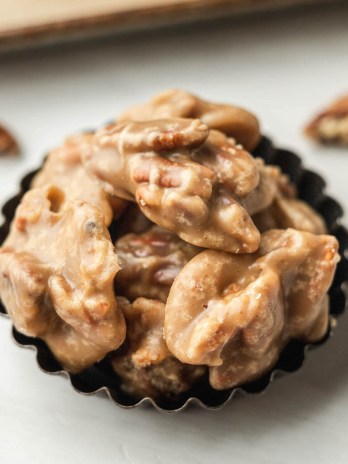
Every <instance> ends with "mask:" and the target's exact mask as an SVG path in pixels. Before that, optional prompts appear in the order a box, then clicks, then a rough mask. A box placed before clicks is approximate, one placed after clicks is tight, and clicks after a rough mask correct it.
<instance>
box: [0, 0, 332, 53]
mask: <svg viewBox="0 0 348 464" xmlns="http://www.w3.org/2000/svg"><path fill="white" fill-rule="evenodd" d="M325 1H327V2H330V1H331V2H332V1H333V0H0V49H4V48H17V47H22V46H25V45H35V44H39V43H45V42H58V41H63V40H65V41H66V40H72V39H76V38H84V37H90V36H100V35H106V34H110V33H114V32H117V31H125V30H134V29H140V28H149V27H153V26H156V25H164V24H173V23H174V24H175V23H179V22H184V21H193V20H195V19H203V18H209V17H218V16H222V15H224V16H225V15H227V14H228V15H234V14H240V13H242V12H251V11H256V10H261V9H270V8H276V7H278V8H280V7H289V6H294V5H298V4H313V5H315V4H318V3H321V2H325Z"/></svg>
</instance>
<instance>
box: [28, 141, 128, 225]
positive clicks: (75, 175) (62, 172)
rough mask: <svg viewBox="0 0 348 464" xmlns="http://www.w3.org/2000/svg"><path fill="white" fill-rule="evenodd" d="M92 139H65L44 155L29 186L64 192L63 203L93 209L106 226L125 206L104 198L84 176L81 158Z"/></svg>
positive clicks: (120, 202)
mask: <svg viewBox="0 0 348 464" xmlns="http://www.w3.org/2000/svg"><path fill="white" fill-rule="evenodd" d="M92 139H93V134H92V133H81V134H76V135H74V136H72V137H69V138H67V139H66V140H65V143H64V144H63V145H62V146H60V147H58V148H56V149H54V150H52V151H51V152H50V153H49V154H48V157H47V159H46V161H45V164H44V166H43V168H42V169H41V170H40V171H39V173H38V174H37V175H36V176H35V177H34V179H33V181H32V184H31V186H32V188H36V187H43V186H45V185H49V184H54V185H56V186H57V187H59V188H60V189H61V190H62V191H63V192H64V196H65V198H66V199H67V200H83V201H86V202H88V203H90V204H92V205H94V206H97V207H98V208H99V209H100V210H101V211H102V212H103V213H104V215H105V222H106V225H109V224H111V222H112V220H113V218H114V217H115V218H117V217H118V216H119V215H120V214H121V213H122V211H123V210H124V208H125V206H126V203H127V202H126V201H125V200H122V199H120V198H117V197H112V196H110V195H108V194H107V193H106V192H105V191H104V190H103V189H102V188H101V187H100V185H99V184H98V182H96V181H95V180H93V179H91V178H90V177H89V176H88V174H87V172H86V170H85V168H84V166H83V164H82V159H81V157H82V153H83V152H84V150H87V149H88V147H89V144H90V143H91V141H92Z"/></svg>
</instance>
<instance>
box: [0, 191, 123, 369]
mask: <svg viewBox="0 0 348 464" xmlns="http://www.w3.org/2000/svg"><path fill="white" fill-rule="evenodd" d="M118 270H119V266H118V262H117V257H116V254H115V253H114V249H113V245H112V242H111V240H110V236H109V233H108V230H107V228H106V225H105V222H104V215H103V214H102V212H101V211H100V209H98V208H96V207H94V206H92V205H90V204H88V203H85V202H83V201H81V200H75V201H67V202H64V193H63V192H62V190H60V189H58V188H57V187H55V186H47V187H43V188H40V189H33V190H30V191H29V192H28V193H27V194H26V195H25V196H24V197H23V199H22V202H21V204H20V205H19V207H18V208H17V211H16V216H15V219H14V221H13V223H12V226H11V231H10V234H9V236H8V238H7V239H6V241H5V243H4V245H3V247H2V248H0V294H1V299H2V301H3V303H4V305H5V307H6V309H7V311H8V313H9V314H10V316H11V318H12V319H13V322H14V324H15V326H16V328H17V329H18V330H19V331H20V332H23V333H24V334H26V335H29V336H34V337H40V338H42V339H43V340H44V341H45V342H46V343H47V345H48V346H49V347H50V349H51V350H52V352H53V354H54V355H55V357H56V358H57V359H58V360H59V361H60V362H61V363H62V364H63V366H64V367H65V368H66V369H68V370H69V371H71V372H78V371H80V370H82V369H84V368H85V367H88V366H90V365H91V364H93V363H95V362H97V361H99V360H100V359H102V358H103V357H104V356H105V354H106V353H108V352H109V351H111V350H114V349H116V348H118V347H119V346H120V344H121V343H122V342H123V340H124V338H125V330H126V327H125V321H124V317H123V315H122V313H121V311H120V310H119V309H118V308H117V305H116V299H115V295H114V287H113V281H114V277H115V275H116V273H117V272H118Z"/></svg>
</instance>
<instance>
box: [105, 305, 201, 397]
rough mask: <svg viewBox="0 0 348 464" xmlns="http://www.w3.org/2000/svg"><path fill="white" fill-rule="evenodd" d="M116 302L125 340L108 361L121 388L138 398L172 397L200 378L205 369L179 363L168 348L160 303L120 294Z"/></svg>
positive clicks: (162, 307) (162, 306)
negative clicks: (122, 321)
mask: <svg viewBox="0 0 348 464" xmlns="http://www.w3.org/2000/svg"><path fill="white" fill-rule="evenodd" d="M117 302H118V305H119V307H120V308H121V309H122V311H123V314H124V316H125V319H126V321H127V340H126V344H125V346H123V347H122V348H121V349H120V350H119V352H116V353H115V354H114V355H112V358H111V364H112V367H113V369H114V370H115V372H116V373H117V374H118V375H119V377H120V378H121V380H122V384H121V386H122V388H123V390H124V391H126V392H127V393H128V394H130V395H132V396H133V397H139V398H144V397H146V396H149V397H151V398H160V397H166V398H175V397H177V396H178V395H179V394H180V393H183V392H185V391H187V390H188V389H189V388H190V387H191V386H192V385H193V384H194V383H195V382H196V381H197V380H198V379H199V378H201V377H202V375H203V374H204V373H205V372H206V368H204V367H203V366H189V365H187V364H182V363H181V362H180V361H178V360H177V359H175V358H174V356H173V355H172V354H171V353H170V351H169V350H168V348H167V345H166V343H165V340H164V338H163V320H164V304H163V303H161V302H160V301H157V300H148V299H146V298H138V299H137V300H135V301H134V303H129V302H128V301H127V299H126V298H121V297H118V298H117Z"/></svg>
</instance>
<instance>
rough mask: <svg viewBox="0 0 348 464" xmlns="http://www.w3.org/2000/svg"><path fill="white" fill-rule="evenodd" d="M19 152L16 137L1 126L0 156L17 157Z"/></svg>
mask: <svg viewBox="0 0 348 464" xmlns="http://www.w3.org/2000/svg"><path fill="white" fill-rule="evenodd" d="M19 151H20V150H19V145H18V142H17V140H16V139H15V137H14V136H13V135H12V134H11V132H10V131H9V130H8V129H6V128H5V127H4V126H2V125H0V156H17V155H19Z"/></svg>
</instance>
